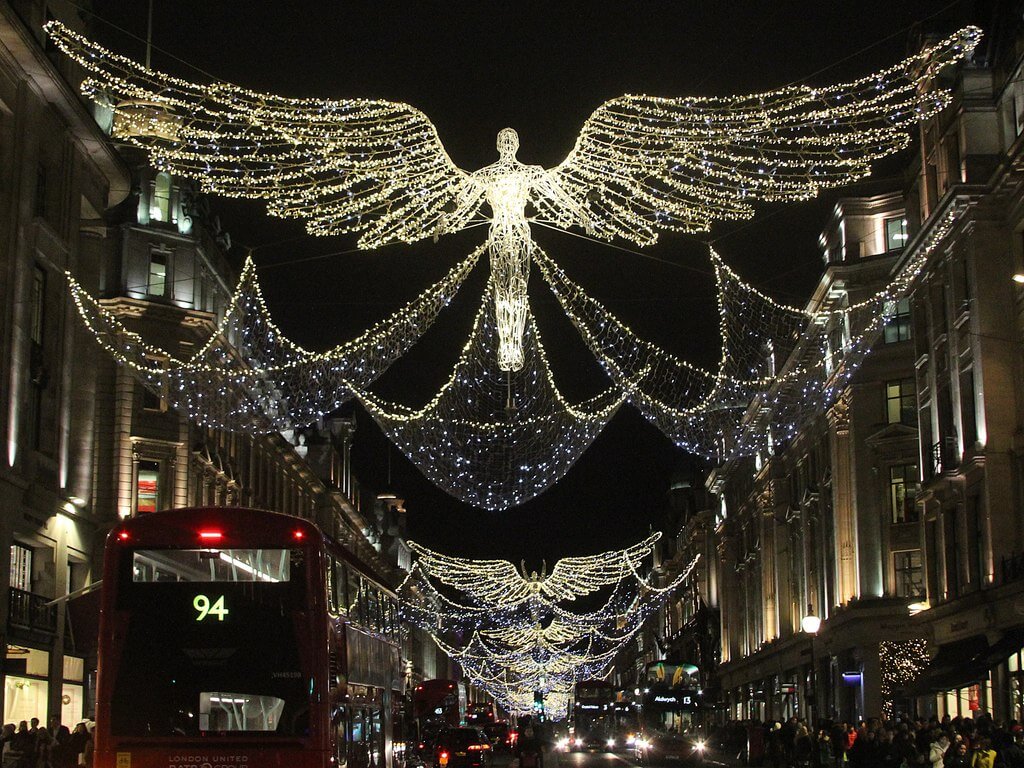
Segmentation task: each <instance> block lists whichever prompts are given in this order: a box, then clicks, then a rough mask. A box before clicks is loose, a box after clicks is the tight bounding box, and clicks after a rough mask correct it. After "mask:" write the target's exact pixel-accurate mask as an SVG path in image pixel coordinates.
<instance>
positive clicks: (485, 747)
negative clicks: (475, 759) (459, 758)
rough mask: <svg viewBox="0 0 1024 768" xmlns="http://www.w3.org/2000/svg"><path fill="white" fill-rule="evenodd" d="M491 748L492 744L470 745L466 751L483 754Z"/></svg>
mask: <svg viewBox="0 0 1024 768" xmlns="http://www.w3.org/2000/svg"><path fill="white" fill-rule="evenodd" d="M490 748H491V745H490V744H470V745H469V746H468V747H466V749H471V750H473V751H475V752H481V751H484V750H488V749H490Z"/></svg>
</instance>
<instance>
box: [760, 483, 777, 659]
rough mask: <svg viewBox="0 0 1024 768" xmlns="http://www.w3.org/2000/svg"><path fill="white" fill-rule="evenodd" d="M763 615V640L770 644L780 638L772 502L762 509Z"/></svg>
mask: <svg viewBox="0 0 1024 768" xmlns="http://www.w3.org/2000/svg"><path fill="white" fill-rule="evenodd" d="M760 518H761V519H760V523H761V534H760V539H761V614H762V616H763V617H764V620H763V625H762V626H763V633H762V638H761V639H762V640H764V641H765V642H768V641H770V640H774V639H775V638H776V637H778V636H779V618H778V617H779V608H778V602H777V593H776V577H777V574H776V570H775V515H774V508H773V507H772V504H771V500H770V499H769V500H768V502H767V503H766V504H765V505H764V506H762V507H761V514H760Z"/></svg>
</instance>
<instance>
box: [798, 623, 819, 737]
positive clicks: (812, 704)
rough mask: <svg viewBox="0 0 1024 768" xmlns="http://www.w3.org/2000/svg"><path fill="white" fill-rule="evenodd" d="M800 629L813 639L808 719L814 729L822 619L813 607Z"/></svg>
mask: <svg viewBox="0 0 1024 768" xmlns="http://www.w3.org/2000/svg"><path fill="white" fill-rule="evenodd" d="M800 628H801V629H803V631H804V632H806V633H807V636H808V637H809V638H810V639H811V679H810V695H809V696H808V697H807V719H808V720H809V721H810V726H811V727H812V728H813V727H814V716H813V712H814V711H816V707H817V697H818V678H817V674H818V673H817V669H815V667H816V666H817V664H816V663H815V660H814V636H815V635H817V634H818V630H819V629H821V617H820V616H816V615H815V614H814V608H813V606H811V605H808V606H807V615H806V616H804V617H803V619H801V621H800Z"/></svg>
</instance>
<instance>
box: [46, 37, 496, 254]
mask: <svg viewBox="0 0 1024 768" xmlns="http://www.w3.org/2000/svg"><path fill="white" fill-rule="evenodd" d="M46 31H47V33H48V34H49V35H50V38H51V39H52V40H53V42H54V43H55V44H56V45H57V46H58V47H59V48H60V49H61V50H63V51H64V52H65V53H66V54H68V56H70V57H71V58H72V59H74V60H75V61H76V62H77V63H78V64H80V65H81V66H82V67H83V68H84V69H85V72H86V79H85V81H84V82H83V83H82V91H83V93H85V94H86V95H87V96H89V97H90V98H93V99H94V100H97V101H105V102H108V103H109V104H110V105H111V106H112V107H113V109H114V124H115V130H116V131H117V132H119V134H120V136H119V137H120V138H122V139H124V140H125V141H128V142H130V143H132V144H135V145H137V146H139V147H142V148H143V149H145V150H146V151H147V152H148V153H149V156H150V159H151V161H152V163H153V165H154V166H155V167H157V168H159V169H161V170H166V171H169V172H171V173H175V174H179V175H181V176H185V177H189V178H192V179H195V180H197V181H198V182H199V184H200V186H201V187H202V189H203V190H204V191H206V192H214V193H218V194H222V195H227V196H233V197H247V198H259V199H264V200H266V202H267V207H268V210H269V212H270V213H271V214H273V215H275V216H282V217H289V218H298V219H304V220H305V221H306V227H307V229H308V230H309V231H310V232H311V233H313V234H339V233H344V232H357V233H359V234H360V239H359V245H360V246H361V247H364V248H373V247H376V246H379V245H383V244H385V243H390V242H396V241H403V242H413V241H415V240H419V239H421V238H424V237H430V236H432V235H434V234H435V233H436V232H437V231H438V228H439V227H438V225H439V223H440V221H441V218H442V217H443V216H445V213H444V211H445V209H446V208H449V209H451V207H452V204H453V203H454V204H456V205H457V209H456V211H457V212H456V215H454V216H452V215H449V216H447V217H445V221H444V228H445V231H455V230H457V229H460V228H461V227H462V226H465V223H466V221H468V219H469V218H470V217H471V216H472V215H473V214H474V213H475V212H476V210H477V209H478V207H479V205H480V202H481V200H482V193H481V191H480V190H479V189H477V188H476V186H475V185H473V183H472V180H471V178H470V176H469V174H467V173H465V172H464V171H462V170H461V169H459V168H458V167H457V166H456V165H455V164H454V163H453V162H452V160H451V158H450V157H449V156H448V153H447V152H446V151H445V149H444V147H443V145H442V144H441V141H440V139H439V137H438V135H437V130H436V129H435V128H434V126H433V124H432V123H431V122H430V120H428V119H427V117H426V116H425V115H424V114H423V113H422V112H420V111H419V110H417V109H414V108H413V107H410V106H409V105H407V104H401V103H398V102H390V101H382V100H367V99H344V100H327V99H291V98H285V97H281V96H275V95H273V94H266V93H257V92H254V91H248V90H245V89H243V88H239V87H237V86H234V85H229V84H226V83H214V84H211V85H205V86H204V85H199V84H196V83H191V82H188V81H186V80H182V79H180V78H176V77H172V76H170V75H166V74H164V73H161V72H157V71H154V70H151V69H148V68H146V67H144V66H142V65H141V64H139V63H137V62H135V61H132V60H131V59H128V58H125V57H123V56H118V55H117V54H114V53H111V52H110V51H107V50H105V49H104V48H102V47H100V46H98V45H96V44H95V43H92V42H90V41H89V40H87V39H85V38H84V37H81V36H80V35H78V34H77V33H75V32H72V31H71V30H69V29H68V28H67V27H64V26H63V25H61V24H60V23H59V22H49V23H48V24H47V25H46Z"/></svg>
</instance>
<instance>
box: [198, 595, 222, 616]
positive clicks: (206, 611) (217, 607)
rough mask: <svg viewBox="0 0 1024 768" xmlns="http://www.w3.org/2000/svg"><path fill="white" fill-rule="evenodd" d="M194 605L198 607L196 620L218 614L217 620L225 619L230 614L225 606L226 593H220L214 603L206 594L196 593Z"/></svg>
mask: <svg viewBox="0 0 1024 768" xmlns="http://www.w3.org/2000/svg"><path fill="white" fill-rule="evenodd" d="M192 607H193V608H195V609H196V621H203V620H205V619H206V618H207V617H208V616H216V617H217V621H224V617H225V616H227V615H228V609H227V608H225V607H224V595H220V596H219V597H217V599H216V600H214V601H213V602H212V603H211V602H210V598H209V597H207V596H206V595H196V596H195V598H193V600H192Z"/></svg>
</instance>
